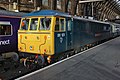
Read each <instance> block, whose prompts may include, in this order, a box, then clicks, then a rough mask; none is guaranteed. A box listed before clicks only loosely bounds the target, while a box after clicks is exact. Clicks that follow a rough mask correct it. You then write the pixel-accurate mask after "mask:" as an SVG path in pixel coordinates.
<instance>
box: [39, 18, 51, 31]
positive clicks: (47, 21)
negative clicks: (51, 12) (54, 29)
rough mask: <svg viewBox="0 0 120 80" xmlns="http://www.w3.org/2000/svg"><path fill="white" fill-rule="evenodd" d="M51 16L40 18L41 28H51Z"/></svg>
mask: <svg viewBox="0 0 120 80" xmlns="http://www.w3.org/2000/svg"><path fill="white" fill-rule="evenodd" d="M50 27H51V18H40V30H50Z"/></svg>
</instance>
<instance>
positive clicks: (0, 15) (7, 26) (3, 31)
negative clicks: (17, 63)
mask: <svg viewBox="0 0 120 80" xmlns="http://www.w3.org/2000/svg"><path fill="white" fill-rule="evenodd" d="M22 15H24V13H16V12H10V11H4V10H0V61H2V60H4V59H5V58H10V57H12V58H13V59H14V60H17V59H18V55H17V53H15V52H17V51H18V50H17V31H18V28H19V25H20V19H21V16H22Z"/></svg>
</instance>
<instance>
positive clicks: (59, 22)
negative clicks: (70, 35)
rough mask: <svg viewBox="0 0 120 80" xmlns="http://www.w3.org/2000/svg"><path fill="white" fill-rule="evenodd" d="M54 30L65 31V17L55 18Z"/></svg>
mask: <svg viewBox="0 0 120 80" xmlns="http://www.w3.org/2000/svg"><path fill="white" fill-rule="evenodd" d="M55 31H65V19H64V18H56V25H55Z"/></svg>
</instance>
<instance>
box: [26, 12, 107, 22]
mask: <svg viewBox="0 0 120 80" xmlns="http://www.w3.org/2000/svg"><path fill="white" fill-rule="evenodd" d="M31 16H63V17H72V18H74V19H79V20H84V21H90V22H97V23H104V24H109V23H107V22H103V21H98V20H92V19H85V18H81V17H76V16H72V15H69V14H67V13H63V12H59V11H56V10H41V11H34V12H31V13H28V14H26V15H25V16H24V17H31Z"/></svg>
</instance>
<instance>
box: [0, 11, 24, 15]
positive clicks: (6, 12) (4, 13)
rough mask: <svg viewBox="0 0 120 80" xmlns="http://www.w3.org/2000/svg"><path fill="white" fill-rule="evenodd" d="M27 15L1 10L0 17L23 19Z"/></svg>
mask: <svg viewBox="0 0 120 80" xmlns="http://www.w3.org/2000/svg"><path fill="white" fill-rule="evenodd" d="M25 14H26V13H23V12H13V11H7V10H0V15H1V16H3V15H5V16H14V17H15V16H16V17H21V16H23V15H25Z"/></svg>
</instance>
